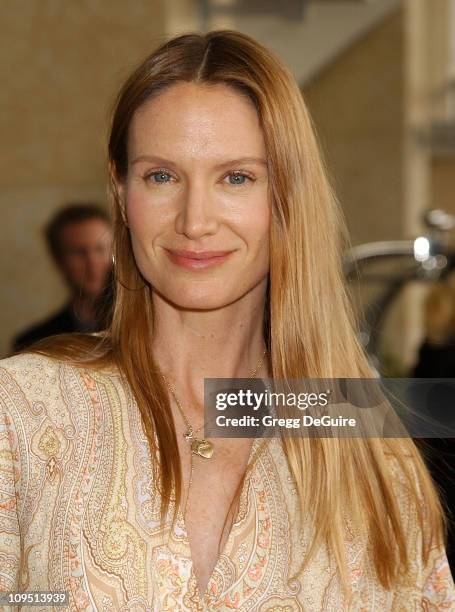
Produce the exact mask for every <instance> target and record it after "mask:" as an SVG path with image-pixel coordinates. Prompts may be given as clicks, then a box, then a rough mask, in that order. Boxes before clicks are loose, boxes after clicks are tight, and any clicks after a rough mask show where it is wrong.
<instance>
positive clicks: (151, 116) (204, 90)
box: [128, 82, 265, 159]
mask: <svg viewBox="0 0 455 612" xmlns="http://www.w3.org/2000/svg"><path fill="white" fill-rule="evenodd" d="M128 150H129V156H130V159H131V155H141V154H147V153H151V152H153V153H156V154H160V155H163V156H166V155H172V154H174V155H175V154H178V153H181V154H182V155H183V154H185V155H191V156H193V157H198V156H201V157H204V158H207V157H210V156H212V155H213V156H218V157H219V156H220V154H222V155H223V154H226V155H232V156H233V157H240V156H242V155H245V156H248V155H264V153H265V145H264V139H263V134H262V129H261V126H260V122H259V117H258V114H257V112H256V109H255V107H254V105H253V103H252V101H251V100H250V99H249V98H248V97H247V96H246V95H245V94H243V93H241V92H240V91H238V90H236V89H235V88H233V87H230V86H228V85H224V84H215V85H213V84H210V85H207V84H200V83H192V82H191V83H186V82H185V83H177V84H175V85H172V86H170V87H168V88H167V89H165V90H164V91H163V92H161V93H160V94H158V95H157V96H155V97H154V98H152V99H151V100H149V101H148V102H146V103H145V104H144V105H143V106H142V107H140V108H139V109H138V110H137V111H136V113H135V115H134V117H133V120H132V122H131V125H130V130H129V140H128Z"/></svg>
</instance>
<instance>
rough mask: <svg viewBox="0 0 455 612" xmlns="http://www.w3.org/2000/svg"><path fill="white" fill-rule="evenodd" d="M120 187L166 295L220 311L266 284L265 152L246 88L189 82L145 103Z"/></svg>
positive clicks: (150, 271) (146, 268)
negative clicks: (219, 309)
mask: <svg viewBox="0 0 455 612" xmlns="http://www.w3.org/2000/svg"><path fill="white" fill-rule="evenodd" d="M119 191H120V195H121V200H122V203H123V206H122V208H123V210H124V213H125V219H126V221H127V223H128V226H129V228H130V232H131V240H132V246H133V251H134V256H135V259H136V262H137V265H138V267H139V269H140V271H141V273H142V275H143V276H144V277H145V278H146V279H147V280H148V281H149V282H150V283H151V285H152V287H153V290H154V291H157V292H158V293H159V294H161V295H162V296H163V297H164V298H165V299H167V300H169V301H170V302H172V303H174V304H176V305H178V306H180V307H183V308H189V309H213V308H219V307H221V306H224V305H227V304H229V303H232V302H234V301H235V300H237V299H239V298H240V297H242V296H244V295H245V294H246V293H248V292H250V291H251V290H252V289H253V288H255V287H257V288H258V289H259V287H258V285H260V284H261V283H262V284H265V282H266V278H267V273H268V270H269V240H268V238H269V226H270V217H271V211H270V204H269V199H268V180H267V162H266V150H265V144H264V139H263V134H262V130H261V128H260V125H259V120H258V116H257V113H256V110H255V108H254V106H253V104H252V103H251V102H250V100H249V99H248V98H246V97H245V96H243V95H242V94H241V93H239V92H237V91H236V90H234V89H232V88H230V87H228V86H226V85H222V84H219V85H218V84H217V85H212V86H208V85H201V84H196V83H188V82H185V83H178V84H175V85H173V86H171V87H170V88H168V89H166V90H165V91H163V92H162V93H161V94H159V95H158V96H157V97H155V98H153V99H152V100H150V101H149V102H147V103H146V104H145V105H144V106H142V107H141V108H140V109H139V110H138V111H137V112H136V113H135V116H134V117H133V120H132V122H131V125H130V131H129V141H128V173H127V176H126V179H125V181H124V183H123V184H121V185H119ZM213 252H215V253H213Z"/></svg>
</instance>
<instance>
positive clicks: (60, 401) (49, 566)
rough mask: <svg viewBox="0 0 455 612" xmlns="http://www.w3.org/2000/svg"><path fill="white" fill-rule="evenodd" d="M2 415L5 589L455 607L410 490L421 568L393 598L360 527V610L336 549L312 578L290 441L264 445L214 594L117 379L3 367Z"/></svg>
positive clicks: (176, 604) (440, 558) (152, 604)
mask: <svg viewBox="0 0 455 612" xmlns="http://www.w3.org/2000/svg"><path fill="white" fill-rule="evenodd" d="M0 409H1V411H0V591H21V592H30V591H67V592H68V595H69V604H68V607H67V608H66V609H68V610H71V611H76V610H89V611H95V610H98V611H100V612H114V611H115V612H117V611H122V612H123V611H125V612H126V611H127V610H128V611H134V612H142V611H144V612H145V611H159V612H162V611H166V610H193V611H196V610H197V611H203V610H210V611H212V610H243V611H246V610H254V611H260V612H264V611H266V610H267V611H273V612H292V611H294V610H300V611H303V610H306V611H309V612H317V611H320V610H328V611H335V610H336V611H343V610H349V611H351V610H352V611H365V612H366V611H371V610H377V611H378V612H385V611H387V610H396V611H407V612H408V611H416V610H426V611H430V610H435V611H436V610H438V611H439V610H455V588H454V583H453V580H452V576H451V574H450V570H449V566H448V563H447V557H446V554H445V551H444V549H438V548H435V549H433V551H432V555H431V559H430V562H429V563H428V565H427V566H425V567H424V566H422V563H421V561H420V560H419V549H420V548H419V547H420V539H419V533H418V532H417V530H416V529H415V524H416V523H415V517H414V515H413V514H412V511H411V510H410V508H411V505H410V504H409V503H407V501H406V494H405V492H404V491H405V487H401V488H398V489H397V495H400V496H401V497H400V499H401V502H400V503H401V505H402V507H403V512H404V516H405V517H406V520H407V524H408V533H409V537H410V538H411V539H412V540H411V541H412V544H413V546H415V553H416V554H415V556H414V557H413V566H412V571H411V573H410V574H409V575H408V576H406V579H404V580H403V583H402V585H401V586H400V588H397V589H395V590H394V591H393V592H388V591H386V590H384V589H383V588H382V586H381V585H380V583H379V582H378V581H377V580H376V579H375V575H374V572H373V567H372V565H371V555H367V554H366V552H365V551H366V549H367V546H366V545H365V542H362V541H359V540H358V539H357V538H356V537H354V536H352V535H350V533H349V532H347V534H346V544H347V551H348V558H349V572H350V578H351V581H352V586H353V593H354V597H353V599H352V600H351V602H350V604H349V605H348V604H347V602H346V600H345V599H344V597H343V595H342V591H341V586H340V582H339V579H338V575H337V572H336V569H335V567H334V566H333V564H332V563H331V562H329V559H328V555H327V551H326V550H324V547H322V548H321V549H320V550H319V552H318V553H317V555H316V556H315V557H314V558H313V561H312V562H311V564H309V566H308V567H307V568H305V569H304V570H303V571H300V563H301V561H302V559H303V557H304V551H305V549H306V547H307V546H308V541H309V538H310V537H311V528H310V525H308V529H304V530H303V533H302V530H300V529H299V528H298V521H297V520H296V517H297V515H298V506H297V496H296V491H295V489H294V487H293V483H292V479H291V476H290V473H289V472H288V468H287V463H286V458H285V455H284V452H283V449H282V446H281V444H280V442H279V440H278V439H270V438H269V439H267V440H258V439H257V440H255V442H254V444H253V449H252V453H251V455H250V461H251V460H252V458H254V459H255V461H254V463H253V464H252V469H251V471H250V472H249V475H248V476H247V478H246V480H245V484H244V486H243V489H242V494H241V501H240V507H239V511H238V516H237V518H236V521H235V522H234V524H233V526H232V528H231V532H230V535H229V537H228V540H227V542H226V544H225V547H224V550H223V552H222V554H221V555H220V557H219V559H218V561H217V564H216V566H215V569H214V571H213V574H212V576H211V578H210V580H209V582H208V585H207V589H206V591H205V593H204V597H203V598H201V597H200V596H199V593H198V589H197V586H196V580H195V576H194V573H193V570H192V561H191V555H190V548H189V543H188V537H187V534H186V531H185V525H184V522H183V520H182V515H181V514H179V519H178V521H177V524H176V525H175V527H174V529H171V528H170V524H171V523H170V515H169V524H165V525H164V527H160V523H159V496H158V494H157V490H156V483H155V482H154V480H153V478H152V472H153V470H152V462H151V455H150V451H149V448H148V444H147V439H146V437H145V433H144V430H143V428H142V424H141V420H140V414H139V410H138V408H137V404H136V403H135V401H134V398H133V396H132V393H131V390H130V388H129V386H128V385H127V384H126V383H125V382H124V380H123V378H122V377H121V376H120V374H119V372H118V371H116V370H115V369H105V370H102V371H95V370H93V369H89V368H84V369H81V368H76V367H74V366H71V365H69V364H66V363H63V362H62V361H58V360H55V359H50V358H47V357H43V356H40V355H32V354H22V355H16V356H13V357H9V358H8V359H4V360H1V361H0ZM259 451H260V452H259ZM1 609H2V610H14V609H16V607H15V606H14V607H13V606H9V607H8V606H5V607H2V608H1ZM21 609H23V610H29V609H30V610H33V611H35V612H38V611H39V610H52V609H55V608H50V607H49V606H48V607H46V606H39V605H38V606H34V607H31V606H23V607H22V608H21Z"/></svg>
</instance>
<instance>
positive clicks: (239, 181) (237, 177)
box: [228, 172, 251, 185]
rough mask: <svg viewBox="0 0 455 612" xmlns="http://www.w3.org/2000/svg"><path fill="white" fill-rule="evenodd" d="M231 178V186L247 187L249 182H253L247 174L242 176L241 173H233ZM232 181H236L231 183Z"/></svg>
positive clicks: (230, 175)
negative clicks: (246, 184)
mask: <svg viewBox="0 0 455 612" xmlns="http://www.w3.org/2000/svg"><path fill="white" fill-rule="evenodd" d="M228 176H229V183H230V184H231V185H245V183H246V181H247V180H251V179H250V177H249V176H246V174H241V173H240V172H232V173H231V174H229V175H228ZM231 179H234V180H233V181H231Z"/></svg>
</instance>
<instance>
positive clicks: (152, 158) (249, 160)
mask: <svg viewBox="0 0 455 612" xmlns="http://www.w3.org/2000/svg"><path fill="white" fill-rule="evenodd" d="M144 161H148V162H154V163H158V164H163V165H169V166H173V165H175V164H174V162H172V161H171V160H169V159H164V158H163V157H158V156H156V155H139V156H138V157H136V158H135V159H133V161H132V162H131V164H132V165H134V164H137V163H139V162H144ZM238 164H258V165H261V166H267V161H266V160H265V159H263V158H262V157H238V158H237V159H229V160H226V161H223V162H221V163H219V164H217V165H216V166H215V168H216V169H217V170H221V169H223V168H226V167H227V166H233V165H238Z"/></svg>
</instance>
